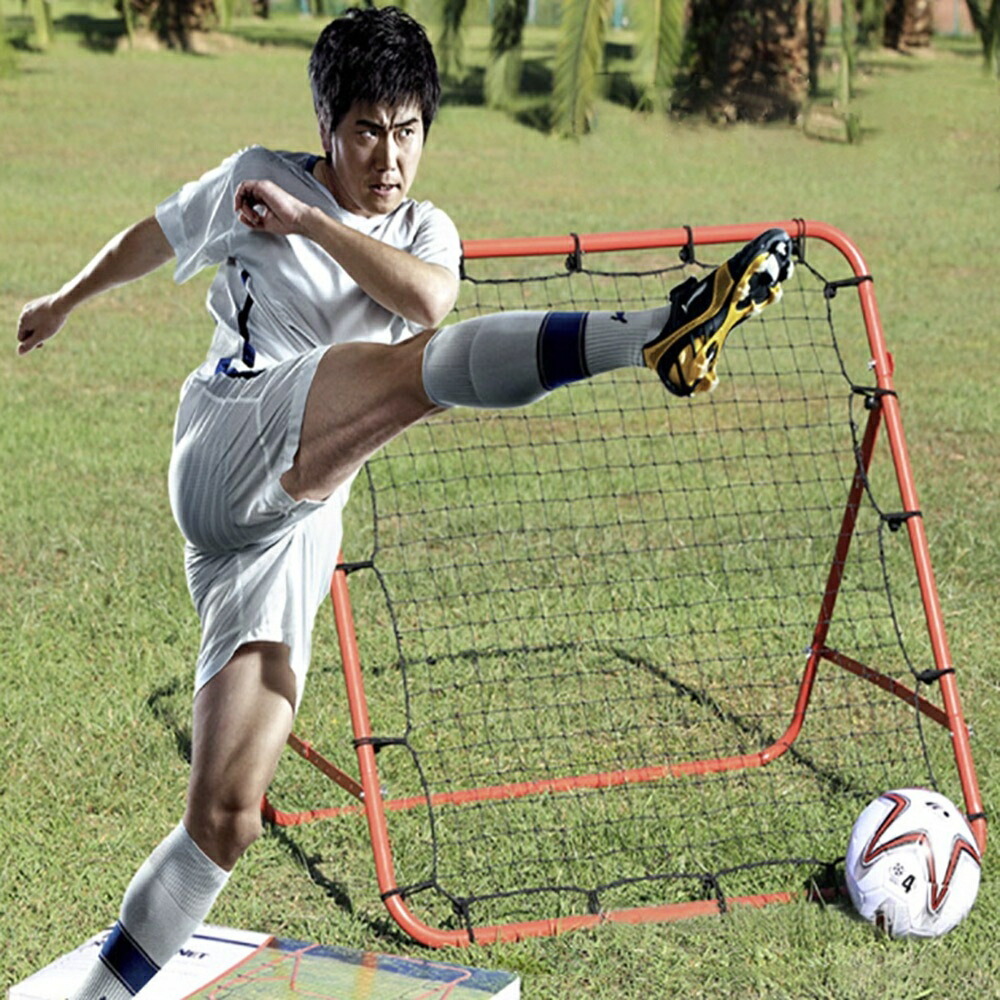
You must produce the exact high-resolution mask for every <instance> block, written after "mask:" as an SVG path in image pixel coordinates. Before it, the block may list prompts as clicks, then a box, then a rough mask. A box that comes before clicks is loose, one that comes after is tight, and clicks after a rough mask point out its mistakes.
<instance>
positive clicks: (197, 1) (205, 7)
mask: <svg viewBox="0 0 1000 1000" xmlns="http://www.w3.org/2000/svg"><path fill="white" fill-rule="evenodd" d="M119 3H120V4H121V7H120V9H121V10H122V14H123V16H124V18H125V23H126V26H127V28H128V31H129V35H131V33H132V28H133V26H134V25H135V24H144V25H147V26H148V27H149V29H150V30H151V31H153V32H154V33H155V34H156V36H157V37H158V38H159V39H160V41H162V42H163V44H164V45H166V46H167V47H168V48H171V49H180V50H182V51H184V52H189V51H190V50H191V34H192V32H195V31H207V30H209V29H210V28H214V27H216V26H217V25H218V23H219V17H218V13H217V11H216V7H215V0H119Z"/></svg>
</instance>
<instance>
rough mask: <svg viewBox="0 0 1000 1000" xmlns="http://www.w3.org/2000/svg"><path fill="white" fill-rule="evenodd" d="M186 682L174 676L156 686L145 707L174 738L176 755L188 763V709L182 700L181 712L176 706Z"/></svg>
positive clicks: (189, 749) (185, 691)
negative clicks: (170, 679)
mask: <svg viewBox="0 0 1000 1000" xmlns="http://www.w3.org/2000/svg"><path fill="white" fill-rule="evenodd" d="M187 690H188V686H187V682H186V681H183V680H181V679H180V678H175V679H174V680H172V681H169V682H168V683H166V684H162V685H161V686H160V687H158V688H156V689H155V690H154V691H153V692H152V694H150V696H149V697H148V698H147V699H146V707H147V708H148V709H149V710H150V711H151V712H152V713H153V718H155V719H156V721H157V722H159V723H160V724H161V725H162V726H163V728H164V729H166V730H167V731H168V732H169V733H170V734H171V735H172V736H173V738H174V743H175V744H176V746H177V753H178V756H180V758H181V759H182V760H184V761H186V762H187V763H188V764H190V763H191V723H190V719H189V714H190V710H189V708H188V704H187V702H186V701H184V706H185V707H184V709H183V714H182V710H181V709H180V708H179V707H178V702H179V701H180V700H181V699H180V697H179V696H180V695H182V694H186V693H187Z"/></svg>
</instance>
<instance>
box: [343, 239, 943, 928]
mask: <svg viewBox="0 0 1000 1000" xmlns="http://www.w3.org/2000/svg"><path fill="white" fill-rule="evenodd" d="M675 253H676V251H660V252H658V253H648V252H644V253H642V254H631V255H621V256H619V257H616V258H610V259H608V260H607V261H604V260H602V261H601V262H600V265H601V269H600V270H597V269H589V268H588V269H582V270H579V271H566V272H560V273H558V274H542V275H541V276H538V275H537V274H535V275H531V274H530V273H527V272H530V271H531V270H532V269H534V270H536V271H538V270H539V269H542V268H544V265H542V266H540V265H539V263H538V262H537V261H535V262H531V261H528V262H523V261H517V262H499V263H497V262H470V263H469V264H468V265H467V268H468V272H469V273H468V275H467V280H466V281H465V283H464V285H465V287H464V292H463V296H462V299H461V304H460V308H459V309H458V315H459V317H461V316H464V315H470V314H472V313H477V312H488V311H496V310H499V309H510V308H539V309H548V308H554V309H611V310H618V309H634V308H643V307H650V306H653V305H659V304H662V303H663V302H664V301H665V299H666V295H667V292H668V290H669V289H670V288H671V287H672V286H673V285H675V284H677V283H678V282H679V281H680V280H682V279H683V277H684V276H685V273H686V272H687V273H690V272H692V271H693V272H695V273H697V272H698V268H699V266H701V265H694V266H691V267H688V268H685V269H682V268H681V266H680V265H678V264H676V257H675V256H674V254H675ZM700 253H704V254H705V255H706V256H707V255H708V252H707V251H704V250H701V251H700ZM715 253H716V254H717V256H716V258H715V259H716V260H721V259H722V258H723V257H724V256H725V251H724V250H718V251H715ZM587 263H588V264H590V263H591V261H589V260H588V261H587ZM549 266H551V265H549ZM594 266H595V267H596V264H595V265H594ZM841 266H842V265H841ZM833 291H836V289H835V288H832V287H831V286H830V284H829V282H828V280H827V279H826V278H825V277H824V276H823V275H822V274H821V273H820V272H819V271H818V270H816V267H815V266H804V265H801V264H800V266H799V267H798V268H797V270H796V274H795V276H794V277H793V278H792V279H791V281H790V282H788V284H787V287H786V289H785V296H784V298H783V300H782V301H781V302H780V303H778V304H777V305H775V306H774V307H772V308H771V309H769V310H767V311H766V312H765V313H764V315H763V316H762V317H759V318H756V319H754V320H752V321H750V322H748V323H746V324H745V325H743V326H741V327H740V328H739V329H738V330H737V331H736V332H735V333H734V334H733V335H732V336H731V337H730V338H729V342H728V344H727V346H726V349H725V351H724V352H723V355H722V359H721V361H720V366H719V372H720V379H721V381H720V386H719V388H718V390H717V391H716V392H715V393H713V394H711V395H710V396H705V397H701V396H699V397H694V398H692V399H691V400H678V399H676V398H673V397H671V396H669V395H668V394H666V393H665V392H664V390H663V388H662V387H661V386H660V384H659V382H658V381H657V379H656V378H655V376H653V375H652V374H651V373H650V372H648V371H642V370H635V371H624V372H617V373H613V374H610V375H604V376H600V377H598V378H595V379H592V380H590V381H587V382H583V383H578V384H576V385H573V386H570V387H568V388H565V389H561V390H559V391H557V392H555V393H553V394H552V395H551V396H549V397H548V398H547V399H546V400H544V401H543V402H541V403H539V404H537V405H535V406H532V407H528V408H525V409H523V410H519V411H505V412H498V411H473V410H460V411H453V412H450V413H448V414H445V415H443V416H439V417H436V418H434V419H432V420H430V421H428V422H427V423H426V424H423V425H421V426H418V427H415V428H413V429H411V430H410V431H408V432H407V433H406V434H405V435H404V436H403V437H402V438H401V439H399V440H398V441H397V442H395V443H394V444H393V445H392V446H391V447H389V448H387V449H385V451H384V452H382V453H380V454H379V455H378V456H377V457H376V458H374V459H373V460H372V461H371V462H370V463H369V464H368V466H367V469H366V473H364V474H363V475H362V476H361V477H360V478H359V480H358V482H357V484H356V485H355V488H354V494H355V495H354V498H353V499H352V501H351V505H350V506H349V508H348V518H347V526H346V536H345V537H346V543H345V544H346V549H345V558H346V559H347V560H348V561H351V560H356V561H361V562H367V561H368V560H371V561H372V564H373V566H374V569H373V570H365V571H359V572H355V573H352V575H351V577H350V586H351V595H352V602H353V606H354V613H355V618H356V622H357V628H358V634H359V643H360V649H361V654H362V663H363V665H364V669H365V671H366V686H367V694H368V700H369V705H370V709H371V713H372V719H373V727H374V731H375V733H376V734H377V735H378V736H381V737H386V738H390V739H392V740H393V741H395V742H394V744H393V745H391V746H387V747H386V748H384V749H383V750H381V751H380V753H379V768H380V773H381V779H382V781H383V783H384V786H385V795H386V797H387V798H388V799H390V800H392V799H400V798H406V797H410V796H416V797H418V798H420V800H421V802H422V803H423V804H422V805H420V806H417V807H415V808H412V809H408V810H401V811H390V813H389V831H390V837H391V840H392V843H393V845H394V853H395V864H396V869H397V877H398V883H399V885H400V886H401V888H402V890H403V891H404V893H405V894H406V895H407V897H408V899H409V904H410V906H411V908H412V909H413V911H414V912H415V913H416V914H417V915H418V916H419V917H420V918H421V919H423V920H425V921H426V922H427V923H430V924H432V925H435V926H442V927H454V926H463V925H467V926H471V925H484V924H493V923H506V922H512V921H521V920H527V919H540V918H546V917H557V916H561V915H568V914H577V913H586V912H594V911H597V910H601V909H604V910H607V909H617V908H622V907H634V906H643V905H649V904H660V903H670V902H679V901H686V900H691V899H701V898H705V897H706V896H708V897H709V898H710V897H712V896H713V895H718V894H720V893H725V894H728V895H741V894H747V893H758V892H770V891H777V890H797V889H800V888H802V887H803V885H806V884H808V883H809V882H810V880H813V879H817V878H822V877H825V875H824V873H826V874H828V873H829V870H830V866H831V865H832V864H833V863H835V862H836V861H837V859H838V858H840V857H841V856H842V854H843V851H844V849H845V847H846V842H847V837H848V833H849V831H850V827H851V824H852V822H853V820H854V819H855V818H856V816H857V814H858V813H859V812H860V810H861V808H862V807H863V806H864V805H865V804H866V803H867V802H868V801H870V799H871V798H873V797H874V796H875V795H877V794H878V793H879V792H881V791H882V790H884V789H885V788H889V787H893V786H899V785H903V784H913V783H924V784H933V783H934V781H935V780H936V775H935V773H934V770H933V769H934V768H935V767H938V766H940V764H941V763H942V762H944V761H946V760H947V759H948V758H947V752H948V746H947V735H946V733H945V732H944V731H943V730H941V732H940V733H938V732H937V731H936V730H937V729H938V728H939V727H936V726H933V725H931V724H929V723H928V722H926V720H925V721H924V723H923V725H922V726H921V724H920V722H919V717H918V713H917V712H916V711H915V709H914V707H913V705H912V704H906V703H905V702H903V701H901V700H900V699H898V698H893V697H891V696H889V695H887V694H886V693H885V692H884V691H881V690H879V689H878V688H876V687H875V686H874V685H872V684H870V683H867V682H866V681H864V680H862V679H860V678H858V677H856V676H854V675H853V674H850V673H848V672H847V671H845V670H842V669H840V668H839V667H837V666H835V665H834V664H831V663H829V662H823V663H821V665H820V669H819V674H818V677H817V682H816V685H815V689H814V691H813V693H812V697H811V701H810V703H809V707H808V714H807V718H806V721H805V725H804V727H803V729H802V733H801V735H800V736H799V737H798V739H797V740H796V741H795V742H794V744H793V746H792V747H791V749H790V750H789V751H788V752H787V753H784V754H783V755H781V756H779V757H778V758H777V759H776V760H774V761H773V762H772V763H769V764H767V765H766V766H763V767H751V768H746V769H742V770H731V771H724V772H719V773H713V772H711V771H709V772H708V773H704V774H700V775H689V776H669V775H668V776H666V777H664V776H663V772H662V768H663V767H664V766H667V767H670V766H674V765H679V764H683V763H685V762H689V761H693V760H711V759H716V758H728V757H731V756H734V755H755V754H758V753H760V752H761V751H763V750H764V749H765V748H768V747H771V746H772V745H773V744H775V742H776V741H779V740H780V739H781V738H782V735H783V734H784V733H785V731H786V729H787V727H788V726H789V723H790V722H791V719H792V714H793V711H794V708H795V704H796V699H797V698H798V696H799V690H800V682H801V679H802V675H803V671H804V669H805V666H806V662H807V655H806V654H807V648H808V647H809V645H810V643H811V641H812V638H813V634H814V631H815V628H816V624H817V618H818V615H819V612H820V606H821V602H822V600H823V596H824V592H825V589H826V583H827V577H828V573H829V570H830V565H831V560H832V557H833V552H834V546H835V544H836V541H837V537H838V533H839V532H840V526H841V521H842V517H843V514H844V508H845V503H846V500H847V495H848V489H849V486H850V483H851V480H852V477H853V475H854V472H855V468H856V462H855V451H856V447H857V445H858V443H859V441H860V436H861V434H862V432H863V429H864V425H865V422H866V421H867V419H868V416H869V406H870V405H871V404H869V403H868V401H869V400H871V399H872V398H873V397H872V396H871V395H870V394H869V393H865V392H864V391H859V389H860V390H863V389H864V387H866V386H868V385H870V384H871V381H872V377H871V375H870V372H869V368H868V357H869V355H868V347H867V340H866V335H865V331H864V325H863V321H862V317H861V314H860V310H859V309H858V297H857V294H856V292H855V291H854V290H853V289H841V290H840V291H839V294H837V295H833V294H832V293H833ZM875 402H876V404H877V399H876V400H875ZM366 487H367V488H366ZM898 505H899V500H898V491H897V490H896V487H895V481H894V473H893V469H892V462H891V460H890V458H889V456H888V454H887V452H886V451H882V450H879V451H878V452H877V454H876V456H875V461H874V463H873V467H872V471H871V474H870V481H869V490H868V491H866V493H865V496H864V500H863V503H862V506H861V509H860V510H859V512H858V522H857V527H856V531H855V535H854V538H853V541H852V545H851V550H850V557H849V559H848V560H847V564H846V566H845V569H844V579H843V584H842V588H841V592H840V594H839V598H838V601H837V605H836V611H835V614H834V615H833V620H832V623H831V627H830V632H829V636H828V639H827V644H828V645H829V646H830V647H832V648H834V649H837V650H840V651H842V652H844V653H846V654H847V655H849V656H851V657H852V658H854V659H856V660H858V661H860V662H862V663H866V664H870V665H871V666H872V667H874V668H875V669H878V670H880V671H882V672H884V673H886V674H888V675H889V676H892V677H894V678H897V679H899V680H900V681H902V682H905V683H906V684H908V685H909V686H913V684H914V682H913V679H912V670H913V669H914V668H915V667H919V668H926V667H928V666H931V665H932V664H931V663H930V662H929V653H928V652H927V650H926V648H925V647H926V640H925V638H924V635H925V628H924V626H923V624H922V621H921V611H920V608H919V604H918V602H917V601H916V600H915V589H916V588H915V583H914V582H912V581H913V577H914V573H913V566H912V560H911V557H910V555H909V548H908V541H907V538H906V532H905V531H902V532H890V531H887V530H886V525H887V521H886V518H885V517H884V516H883V515H884V513H885V511H887V510H896V509H897V508H898ZM887 579H889V580H892V582H893V590H892V597H893V600H892V601H891V602H890V599H889V593H888V592H887V587H886V580H887ZM901 634H902V635H906V636H907V639H908V643H909V642H910V641H911V639H912V641H913V644H911V645H910V648H909V651H908V652H907V651H905V650H904V648H903V646H902V644H901V642H900V638H899V636H900V635H901ZM921 693H923V694H925V695H927V694H928V692H927V691H923V692H921ZM929 729H933V730H935V732H933V733H929V732H927V730H929ZM641 769H650V771H649V776H650V777H653V778H654V779H655V780H650V781H639V782H636V781H625V780H623V779H624V775H626V774H632V775H634V772H636V771H637V770H641ZM580 775H584V776H598V777H593V778H592V779H591V780H590V781H589V784H590V785H592V786H594V787H578V788H564V787H563V786H562V785H561V784H559V782H561V780H562V779H567V778H572V777H573V776H580ZM537 782H545V783H547V784H545V785H544V786H542V787H543V790H541V791H538V792H537V793H536V794H530V795H515V794H512V793H514V792H520V791H524V790H525V787H524V786H525V783H537ZM482 788H492V789H500V791H497V792H495V793H487V794H488V796H490V797H484V798H483V800H482V801H477V802H471V803H466V804H463V805H455V804H448V803H442V802H441V801H440V800H436V799H435V798H434V797H435V796H441V795H444V794H449V793H454V792H456V791H459V790H464V789H482ZM943 790H945V791H948V789H947V788H945V789H943ZM952 791H953V790H952ZM508 793H511V794H508ZM494 795H495V796H496V797H492V796H494Z"/></svg>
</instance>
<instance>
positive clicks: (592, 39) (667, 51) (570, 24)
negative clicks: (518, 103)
mask: <svg viewBox="0 0 1000 1000" xmlns="http://www.w3.org/2000/svg"><path fill="white" fill-rule="evenodd" d="M612 5H613V4H612V0H565V2H564V4H563V19H562V30H561V32H560V35H559V45H558V47H557V49H556V64H555V80H554V85H553V123H554V126H555V128H556V129H557V131H559V132H560V133H562V134H563V135H580V134H582V133H583V132H586V131H587V130H588V129H589V128H590V126H591V123H592V120H593V113H594V102H595V100H596V97H597V89H598V77H599V74H600V70H601V64H602V60H603V55H604V42H605V39H606V36H607V29H608V23H609V21H610V17H611V9H612ZM686 6H687V4H686V2H685V0H647V2H645V3H638V4H635V5H634V9H635V12H636V25H637V30H638V34H639V38H640V42H639V50H640V55H639V66H640V70H639V77H640V78H639V81H638V83H639V86H640V89H641V94H642V97H641V103H642V105H643V106H645V107H647V108H663V107H665V106H666V104H667V102H668V99H669V94H670V91H671V89H672V88H673V78H674V74H675V73H676V71H677V68H678V66H679V64H680V60H681V53H682V50H683V45H684V26H685V8H686Z"/></svg>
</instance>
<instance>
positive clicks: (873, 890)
mask: <svg viewBox="0 0 1000 1000" xmlns="http://www.w3.org/2000/svg"><path fill="white" fill-rule="evenodd" d="M846 866H847V890H848V892H849V893H850V894H851V902H853V903H854V907H855V909H856V910H857V911H858V913H859V914H860V915H861V916H862V917H864V919H865V920H867V921H869V922H870V923H873V924H875V925H876V926H877V927H880V928H881V929H882V930H884V931H885V932H886V933H888V934H889V936H890V937H894V938H903V937H920V938H926V937H940V935H942V934H946V933H947V932H948V931H950V930H951V929H952V928H953V927H954V926H955V925H956V924H958V923H959V921H961V920H962V919H963V918H964V917H965V915H966V914H967V913H968V912H969V910H971V909H972V904H973V903H974V902H975V901H976V893H977V892H978V891H979V875H980V857H979V848H978V846H977V845H976V839H975V837H974V836H973V833H972V830H971V828H970V827H969V824H968V823H967V822H966V819H965V817H964V816H963V815H962V813H961V812H960V810H959V809H958V808H957V807H956V806H955V804H954V803H953V802H951V801H950V800H949V799H947V798H945V797H944V796H943V795H939V794H938V793H937V792H932V791H928V790H927V789H924V788H901V789H898V790H896V791H891V792H885V793H884V794H883V795H880V796H879V797H878V798H877V799H876V800H875V801H874V802H872V803H871V804H870V805H868V806H867V808H865V810H864V811H863V812H862V813H861V815H860V816H859V817H858V820H857V822H856V823H855V824H854V829H853V830H851V840H850V843H849V844H848V847H847V862H846Z"/></svg>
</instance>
